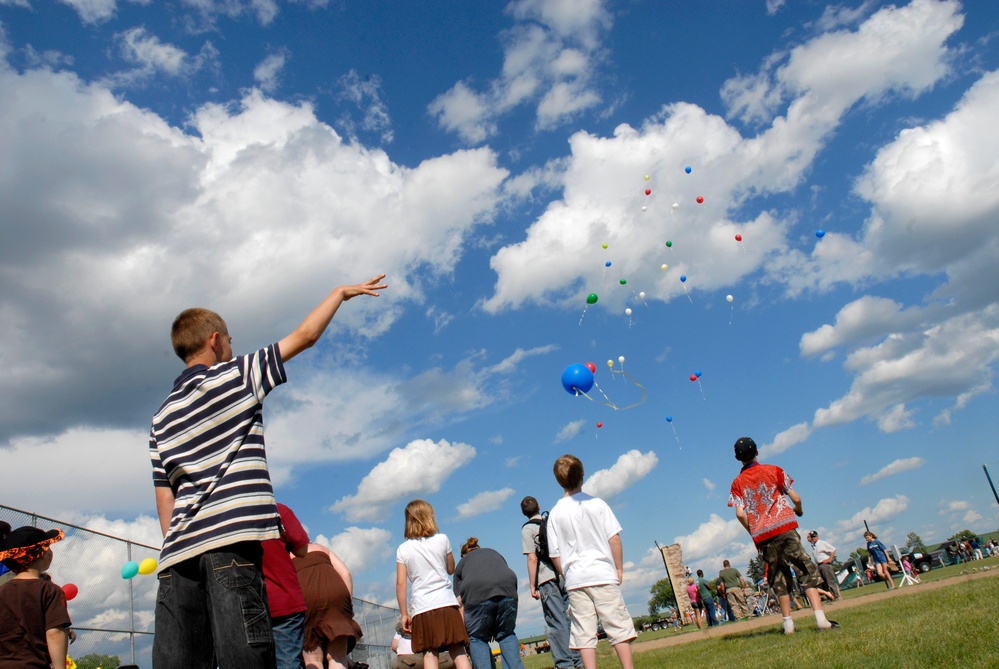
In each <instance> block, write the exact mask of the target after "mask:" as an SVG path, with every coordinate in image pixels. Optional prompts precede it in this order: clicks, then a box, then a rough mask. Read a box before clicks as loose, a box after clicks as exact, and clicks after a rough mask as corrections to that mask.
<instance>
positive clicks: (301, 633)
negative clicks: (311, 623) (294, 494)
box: [263, 502, 309, 669]
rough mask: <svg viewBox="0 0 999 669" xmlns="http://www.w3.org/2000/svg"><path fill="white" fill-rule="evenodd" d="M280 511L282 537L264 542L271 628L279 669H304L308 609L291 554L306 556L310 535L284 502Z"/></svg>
mask: <svg viewBox="0 0 999 669" xmlns="http://www.w3.org/2000/svg"><path fill="white" fill-rule="evenodd" d="M277 508H278V513H280V514H281V525H282V531H281V538H280V539H270V540H268V541H264V542H263V547H264V582H265V583H266V585H267V603H268V608H269V609H270V614H271V627H273V628H274V647H275V651H276V653H277V669H304V667H305V663H304V662H303V660H302V649H303V647H304V646H305V612H306V611H307V608H306V606H305V598H304V597H303V596H302V587H301V586H300V585H299V584H298V574H297V573H295V565H294V563H292V561H291V555H289V553H291V554H292V555H295V556H297V557H305V554H306V552H307V551H308V546H309V535H308V534H306V532H305V528H303V527H302V523H300V522H299V520H298V518H297V517H296V516H295V514H294V512H292V510H291V509H289V508H288V507H287V506H285V505H284V504H281V503H280V502H278V505H277Z"/></svg>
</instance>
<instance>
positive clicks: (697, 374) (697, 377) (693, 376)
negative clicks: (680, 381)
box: [690, 369, 701, 381]
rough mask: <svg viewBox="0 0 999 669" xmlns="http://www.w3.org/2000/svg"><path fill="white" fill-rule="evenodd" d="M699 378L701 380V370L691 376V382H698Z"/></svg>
mask: <svg viewBox="0 0 999 669" xmlns="http://www.w3.org/2000/svg"><path fill="white" fill-rule="evenodd" d="M699 378H701V370H699V369H698V370H697V371H695V372H694V373H693V374H691V375H690V380H691V381H696V380H697V379H699Z"/></svg>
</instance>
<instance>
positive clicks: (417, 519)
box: [404, 499, 438, 539]
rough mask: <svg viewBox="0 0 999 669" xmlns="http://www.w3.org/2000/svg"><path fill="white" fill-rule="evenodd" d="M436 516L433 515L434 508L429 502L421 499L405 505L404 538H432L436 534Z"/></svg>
mask: <svg viewBox="0 0 999 669" xmlns="http://www.w3.org/2000/svg"><path fill="white" fill-rule="evenodd" d="M437 532H438V529H437V516H436V515H435V514H434V507H432V506H430V502H425V501H423V500H422V499H414V500H413V501H412V502H410V503H409V504H407V505H406V531H405V532H404V536H405V537H406V538H407V539H422V538H423V537H432V536H434V535H435V534H437Z"/></svg>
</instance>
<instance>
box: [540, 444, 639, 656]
mask: <svg viewBox="0 0 999 669" xmlns="http://www.w3.org/2000/svg"><path fill="white" fill-rule="evenodd" d="M553 470H554V472H555V480H557V481H558V484H559V485H560V486H562V489H563V490H565V496H563V497H562V499H560V500H559V501H558V504H556V505H555V507H554V508H553V509H552V510H551V513H549V514H548V554H549V556H550V557H551V558H552V562H553V563H554V565H555V569H556V570H558V572H559V573H561V574H562V575H563V576H564V577H565V588H566V590H568V592H569V618H570V620H571V622H572V627H571V631H570V633H569V646H570V647H571V648H574V649H577V650H579V654H580V656H581V657H582V660H583V666H584V667H585V668H586V669H596V666H597V624H598V622H599V623H601V624H603V627H604V631H605V632H606V633H607V640H608V642H610V644H611V646H612V647H613V648H614V652H615V653H617V658H618V660H619V661H620V662H621V666H622V667H623V668H624V669H632V667H633V666H634V665H633V664H632V659H631V646H630V645H629V642H630V641H633V640H634V639H635V637H637V636H638V635H637V634H636V632H635V626H634V624H633V622H632V619H631V615H630V614H629V613H628V608H627V607H626V606H625V604H624V597H623V596H622V595H621V580H622V579H623V577H624V557H623V556H624V551H623V548H622V545H621V525H620V524H619V523H618V522H617V518H615V517H614V512H613V511H611V509H610V507H609V506H607V503H606V502H604V501H603V500H602V499H598V498H596V497H593V496H591V495H587V494H586V493H584V492H583V491H582V488H583V463H582V462H581V461H580V459H579V458H577V457H576V456H574V455H563V456H562V457H560V458H559V459H558V460H556V461H555V466H554V468H553Z"/></svg>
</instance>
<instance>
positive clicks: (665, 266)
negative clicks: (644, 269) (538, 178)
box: [659, 263, 669, 272]
mask: <svg viewBox="0 0 999 669" xmlns="http://www.w3.org/2000/svg"><path fill="white" fill-rule="evenodd" d="M659 269H661V270H662V271H664V272H665V271H666V270H668V269H669V265H667V264H666V263H663V264H662V265H660V266H659Z"/></svg>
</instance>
